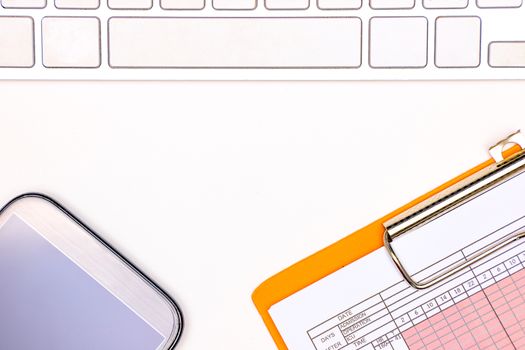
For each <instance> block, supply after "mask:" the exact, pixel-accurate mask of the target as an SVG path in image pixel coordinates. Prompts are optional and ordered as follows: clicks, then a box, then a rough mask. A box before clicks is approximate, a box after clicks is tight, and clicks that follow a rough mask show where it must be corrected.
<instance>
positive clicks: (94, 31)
mask: <svg viewBox="0 0 525 350" xmlns="http://www.w3.org/2000/svg"><path fill="white" fill-rule="evenodd" d="M42 49H43V56H42V58H43V64H44V66H45V67H47V68H96V67H99V66H100V63H101V62H100V21H99V20H98V18H94V17H45V18H44V19H42Z"/></svg>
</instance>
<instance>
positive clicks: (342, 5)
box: [317, 0, 363, 10]
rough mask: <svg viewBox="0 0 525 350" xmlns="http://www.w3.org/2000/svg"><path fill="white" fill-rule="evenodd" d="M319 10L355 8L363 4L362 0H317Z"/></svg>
mask: <svg viewBox="0 0 525 350" xmlns="http://www.w3.org/2000/svg"><path fill="white" fill-rule="evenodd" d="M317 5H318V6H319V8H320V9H321V10H357V9H360V8H361V7H362V6H363V1H362V0H318V1H317Z"/></svg>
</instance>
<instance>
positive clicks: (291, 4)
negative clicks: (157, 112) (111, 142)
mask: <svg viewBox="0 0 525 350" xmlns="http://www.w3.org/2000/svg"><path fill="white" fill-rule="evenodd" d="M0 1H1V4H2V6H3V7H5V8H35V9H41V8H45V7H46V5H47V0H0ZM100 1H101V0H54V3H55V6H56V7H57V8H58V9H97V8H99V7H100ZM153 1H154V0H107V4H108V7H109V8H110V9H114V10H149V9H151V8H153ZM211 1H212V5H213V7H214V8H215V9H217V10H229V9H231V10H253V9H255V8H256V7H257V0H211ZM312 1H313V0H312ZM363 1H366V0H317V5H318V7H319V8H320V9H321V10H357V9H360V8H362V7H363ZM422 1H423V2H422V3H423V7H425V8H427V9H463V8H467V6H468V5H469V0H422ZM264 4H265V7H266V8H267V9H269V10H305V9H307V8H308V7H309V6H310V0H265V1H264ZM369 4H370V7H371V8H372V9H375V10H390V9H412V8H414V7H415V6H416V0H369ZM476 4H477V6H478V7H479V8H518V7H521V6H522V5H523V0H476ZM160 6H161V8H163V9H165V10H202V9H203V8H204V7H205V0H160Z"/></svg>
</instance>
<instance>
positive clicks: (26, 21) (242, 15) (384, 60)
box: [0, 0, 525, 80]
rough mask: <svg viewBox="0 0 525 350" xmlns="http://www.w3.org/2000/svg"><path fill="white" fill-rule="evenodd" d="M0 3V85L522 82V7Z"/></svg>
mask: <svg viewBox="0 0 525 350" xmlns="http://www.w3.org/2000/svg"><path fill="white" fill-rule="evenodd" d="M0 2H1V4H2V7H1V8H0V67H1V68H0V79H102V80H135V79H139V80H142V79H151V80H172V79H173V80H185V79H196V80H200V79H298V80H303V79H313V80H317V79H332V80H420V79H525V5H524V4H523V0H470V1H469V0H47V1H46V0H0Z"/></svg>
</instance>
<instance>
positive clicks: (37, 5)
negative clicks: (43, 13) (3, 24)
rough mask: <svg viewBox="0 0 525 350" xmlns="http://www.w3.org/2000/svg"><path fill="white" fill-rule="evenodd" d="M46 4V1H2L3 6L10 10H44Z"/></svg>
mask: <svg viewBox="0 0 525 350" xmlns="http://www.w3.org/2000/svg"><path fill="white" fill-rule="evenodd" d="M46 4H47V2H46V0H2V6H3V7H5V8H8V9H16V8H20V9H22V8H24V9H25V8H27V9H42V8H44V7H46Z"/></svg>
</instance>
